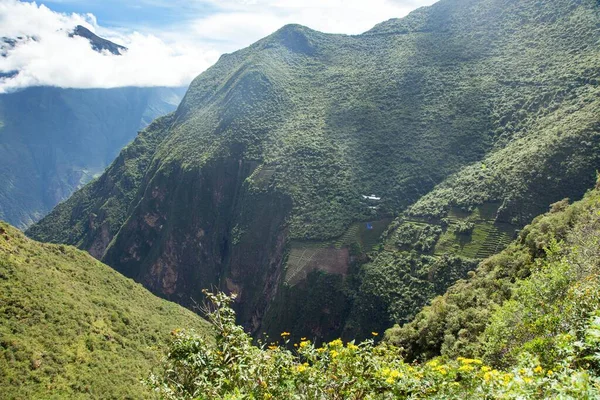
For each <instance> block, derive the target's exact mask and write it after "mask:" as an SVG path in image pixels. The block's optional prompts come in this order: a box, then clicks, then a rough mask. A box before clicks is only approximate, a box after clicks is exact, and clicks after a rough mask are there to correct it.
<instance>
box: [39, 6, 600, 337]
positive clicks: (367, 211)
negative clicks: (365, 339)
mask: <svg viewBox="0 0 600 400" xmlns="http://www.w3.org/2000/svg"><path fill="white" fill-rule="evenodd" d="M548 21H552V23H549V22H548ZM598 21H599V17H598V5H597V2H595V1H569V0H559V1H556V2H553V3H552V7H549V6H548V5H547V4H545V3H543V2H539V1H533V0H532V1H529V0H527V1H519V2H516V1H504V0H492V1H485V2H484V1H476V0H443V1H440V2H439V3H437V4H436V5H434V6H432V7H429V8H424V9H420V10H418V11H416V12H414V13H412V14H411V15H409V16H408V17H406V18H405V19H402V20H390V21H388V22H385V23H383V24H380V25H378V26H377V27H375V28H374V29H372V30H371V31H369V32H366V33H365V34H363V35H358V36H341V35H329V34H323V33H319V32H315V31H312V30H310V29H308V28H304V27H301V26H297V25H290V26H286V27H284V28H282V29H280V30H279V31H277V32H275V33H274V34H272V35H271V36H269V37H267V38H265V39H263V40H261V41H259V42H257V43H256V44H254V45H252V46H250V47H249V48H247V49H244V50H241V51H238V52H236V53H233V54H228V55H224V56H223V57H222V58H221V59H220V60H219V62H218V63H217V64H216V65H215V66H213V67H212V68H210V69H209V70H208V71H206V72H204V73H203V74H202V75H200V76H199V77H198V78H197V79H196V80H195V81H194V82H193V83H192V84H191V86H190V88H189V90H188V92H187V94H186V95H185V97H184V99H183V101H182V103H181V105H180V106H179V108H178V109H177V111H176V112H175V113H173V114H172V115H169V116H167V117H165V118H161V119H159V120H157V121H155V122H154V123H153V124H151V125H150V126H149V127H148V128H147V129H146V130H145V131H144V132H142V133H141V134H140V135H139V136H138V138H137V139H136V140H135V141H134V142H133V143H132V144H131V145H130V146H128V147H127V148H126V149H125V150H124V151H123V152H122V153H121V154H120V155H119V157H117V159H116V160H115V162H113V164H112V165H111V167H110V168H109V169H108V170H107V171H106V173H105V174H104V175H102V176H101V177H100V178H99V179H98V180H96V181H94V182H92V183H91V184H89V185H88V186H86V187H84V188H83V189H82V190H80V191H79V192H77V193H76V194H75V195H74V196H73V197H72V198H71V199H69V200H68V201H67V202H65V203H63V204H61V205H60V206H58V207H57V208H56V209H55V210H54V211H53V212H52V213H51V214H50V215H49V216H48V217H46V218H44V219H43V220H42V221H41V222H40V223H39V224H37V225H35V226H34V227H32V228H31V229H30V230H29V231H28V234H29V235H31V236H33V237H35V238H38V239H40V240H47V241H53V242H67V243H72V244H75V245H77V246H79V247H81V248H84V249H88V250H90V251H91V252H92V253H93V254H94V255H95V256H97V257H98V258H100V259H101V260H103V261H104V262H106V263H107V264H109V265H111V266H112V267H113V268H115V269H117V270H119V271H121V272H123V273H124V274H126V275H127V276H130V277H133V278H134V279H136V280H138V281H140V282H142V283H143V284H144V285H145V286H147V287H148V288H150V289H151V290H152V291H153V292H155V293H157V294H160V295H161V296H164V297H167V298H169V299H172V300H176V301H178V302H180V303H182V304H185V305H188V306H189V305H192V304H193V300H194V301H197V300H199V299H200V292H201V289H202V288H210V287H212V286H216V287H218V288H221V289H225V290H231V291H236V292H238V293H239V294H240V296H239V297H238V302H239V303H238V312H239V314H238V315H239V317H240V322H242V323H243V324H245V325H246V326H247V327H248V328H249V329H251V330H252V331H253V332H255V333H259V332H262V331H264V330H267V331H271V333H275V334H278V332H277V331H278V330H282V329H286V330H287V329H288V328H289V327H291V326H295V327H297V328H298V332H299V334H300V335H302V334H303V333H306V334H305V335H306V336H308V335H311V336H314V337H317V338H329V337H332V336H337V335H339V334H340V333H341V332H342V331H343V330H344V329H346V330H347V331H355V329H354V328H356V327H354V328H353V327H352V321H360V325H361V329H363V330H364V329H366V330H368V329H369V328H370V327H369V323H370V322H369V320H370V318H369V315H370V316H372V317H373V318H376V319H377V324H380V323H381V324H383V323H385V324H388V323H390V320H391V321H392V322H393V321H394V319H396V320H404V319H406V318H408V317H409V316H410V314H411V311H410V310H404V309H402V307H401V306H398V308H396V309H392V308H390V307H388V306H389V304H391V303H390V299H393V298H395V297H394V296H396V297H398V296H399V297H401V298H408V299H416V300H414V302H413V303H414V304H413V303H411V304H412V305H411V307H418V306H419V305H422V304H423V303H424V302H426V301H427V299H428V298H430V297H431V296H432V295H434V294H435V293H436V292H440V291H442V292H443V290H445V288H446V287H447V286H448V285H449V284H452V282H454V281H455V280H456V279H459V278H460V277H463V276H465V274H466V272H467V269H470V268H473V266H474V265H476V263H475V262H473V261H472V260H471V261H468V262H463V260H458V261H457V259H456V258H452V257H446V258H443V257H441V255H438V254H435V253H434V251H433V249H434V248H436V249H437V248H443V249H453V248H454V247H453V242H452V240H454V239H452V238H450V237H449V233H448V232H445V231H444V230H445V229H446V227H447V226H448V222H447V221H446V222H443V221H442V219H444V218H445V217H447V214H448V212H449V210H451V209H452V208H453V207H454V208H456V207H458V208H461V209H463V208H464V209H467V210H472V208H473V207H475V206H478V205H482V204H486V203H490V204H492V203H493V204H496V208H495V209H496V210H497V213H496V214H495V215H494V216H493V217H487V216H486V217H485V218H483V217H482V219H481V221H483V222H481V224H482V225H481V227H480V226H479V225H475V224H473V226H472V227H471V230H472V231H473V232H475V233H474V234H476V233H477V232H479V229H480V230H482V231H485V232H486V234H489V235H492V234H494V235H497V236H498V237H499V238H500V239H498V243H504V239H503V238H502V237H501V233H497V232H496V231H493V229H492V228H490V226H492V225H493V224H494V223H495V221H494V218H497V217H498V216H500V217H501V218H500V219H499V220H498V221H497V222H498V223H501V222H504V223H506V222H507V220H509V221H508V222H510V223H511V224H514V225H515V226H518V225H520V224H522V223H525V222H527V221H528V220H529V219H530V218H531V217H532V216H534V215H536V214H537V213H539V212H541V211H542V210H544V209H545V208H546V207H547V205H548V204H550V203H551V202H554V201H557V200H560V199H561V198H562V197H565V196H564V195H565V194H568V195H569V196H571V197H577V196H580V195H581V194H582V193H583V192H584V191H585V189H586V188H587V187H589V186H590V185H591V183H592V182H593V180H594V174H595V168H596V166H597V165H598V162H599V161H600V158H599V155H600V151H599V144H600V137H599V127H598V125H599V119H598V115H597V113H593V112H592V110H593V109H594V108H595V109H597V107H598V96H597V94H598V86H597V82H598V71H600V69H599V64H598V60H599V59H600V58H598V54H599V53H598V52H599V48H598V47H599V46H598V42H597V33H598V32H597V23H598ZM559 38H560V40H559V42H557V40H558V39H559ZM575 55H576V56H575ZM576 143H580V145H576ZM532 149H537V151H536V150H532ZM555 161H557V162H560V163H561V164H560V165H561V168H559V169H555V170H553V171H552V174H551V179H546V180H543V179H542V178H543V177H547V176H549V175H548V174H546V173H545V172H544V171H548V170H549V169H551V168H552V166H553V165H554V164H553V163H554V162H555ZM574 177H577V179H573V178H574ZM542 181H543V182H542ZM436 185H437V186H436ZM432 190H433V191H432ZM428 193H435V196H434V195H433V194H430V195H429V197H428ZM365 196H366V198H365ZM431 196H434V197H433V198H432V197H431ZM434 200H435V201H434ZM417 201H418V203H417V204H416V205H415V206H414V207H412V208H411V212H413V214H414V219H415V221H413V223H415V224H417V225H418V224H424V223H425V222H424V221H427V222H431V221H434V222H432V223H435V224H438V225H440V227H439V228H437V227H430V228H423V227H421V228H418V229H417V228H415V229H413V230H411V232H413V233H410V235H412V236H410V235H409V236H410V237H412V238H413V239H411V240H415V241H418V240H420V239H419V238H420V237H421V236H422V235H421V236H420V234H418V232H421V231H423V232H430V233H431V234H432V237H434V239H432V241H424V240H423V243H418V245H417V244H414V243H408V242H407V243H400V242H401V240H400V239H401V238H399V237H397V236H398V235H399V234H398V235H396V233H394V232H395V230H396V229H401V227H402V221H396V222H395V223H394V225H392V227H391V228H390V229H391V230H392V231H388V232H387V236H386V237H391V238H395V239H394V240H395V242H393V243H392V242H386V243H385V246H376V245H377V243H378V237H379V235H380V234H381V233H382V232H383V231H384V230H385V228H386V225H387V223H389V221H390V220H391V217H395V216H397V215H398V213H399V212H402V211H404V210H406V209H407V207H408V206H409V205H411V204H413V203H415V202H417ZM467 214H468V213H467ZM490 218H491V219H492V221H491V222H489V221H488V220H489V219H490ZM367 221H368V222H369V223H367V224H365V222H367ZM484 222H485V224H484ZM488 222H489V223H488ZM452 224H454V222H452V223H451V224H450V226H452ZM463 225H465V226H471V225H469V224H468V223H464V224H463ZM484 225H485V226H484ZM419 226H421V225H419ZM436 226H437V225H436ZM484 228H485V229H484ZM419 229H420V230H419ZM492 231H493V232H492ZM414 232H417V233H414ZM466 232H467V233H468V231H466ZM494 232H496V233H494ZM447 233H448V234H447ZM394 235H396V236H394ZM407 235H408V233H407ZM400 236H401V235H400ZM463 236H464V235H463ZM407 237H408V236H407ZM440 237H443V238H445V239H444V240H445V242H444V246H441V245H439V246H438V245H436V244H435V242H436V241H437V240H438V238H440ZM456 240H457V241H458V240H463V239H461V238H459V239H456ZM458 244H460V243H458ZM479 247H481V246H479ZM479 247H477V248H476V249H474V250H472V253H473V254H474V255H477V254H479V253H478V252H479V251H480V250H481V249H479ZM407 249H410V250H407ZM373 250H378V251H379V252H380V253H374V252H373ZM407 251H408V252H413V253H414V252H416V253H418V254H421V253H422V254H428V255H427V257H425V256H423V257H422V260H421V261H419V262H420V263H428V262H430V261H431V260H433V261H435V263H436V264H435V265H436V267H435V268H436V269H435V270H434V271H431V270H428V269H427V268H424V269H423V270H420V269H419V268H417V265H421V264H417V263H413V264H411V262H412V261H410V257H409V256H408V255H405V254H404V253H403V252H407ZM448 251H450V250H448ZM481 251H483V250H481ZM367 254H370V257H371V259H372V258H373V257H375V259H379V258H378V256H377V254H380V255H383V256H384V257H383V258H381V259H382V260H383V259H390V260H393V262H391V264H390V265H392V264H393V265H394V266H399V270H401V271H403V272H402V273H401V277H400V278H401V279H400V278H399V279H385V277H383V278H382V277H381V276H380V275H379V276H378V275H377V271H385V270H386V269H385V268H379V267H378V266H377V264H376V263H375V264H371V265H369V266H367V267H366V269H365V271H364V272H365V273H362V272H361V267H360V264H362V263H364V262H365V261H368V260H369V259H370V258H369V257H367ZM438 256H439V257H438ZM407 260H408V261H407ZM445 260H448V261H447V262H448V263H452V268H449V269H448V268H445V265H446V264H445V263H446V261H445ZM433 261H431V262H433ZM292 262H293V268H297V269H298V270H297V271H296V270H294V277H295V276H300V277H302V279H295V278H294V279H286V277H287V276H288V271H290V268H292V266H291V263H292ZM344 264H345V265H344ZM400 267H401V268H400ZM296 272H297V273H298V274H299V275H295V273H296ZM371 278H372V279H374V281H365V279H367V280H368V279H371ZM394 278H398V277H394ZM413 278H414V279H413ZM411 279H412V280H411ZM429 279H431V280H439V281H436V282H430V281H428V280H429ZM415 280H418V281H419V282H420V283H423V282H425V283H426V284H427V285H428V288H429V289H428V290H427V291H425V292H423V293H420V294H419V293H416V294H415V295H414V296H413V295H412V294H411V293H410V292H403V290H404V289H405V288H407V287H408V288H415V287H418V286H411V285H412V284H413V283H414V281H415ZM396 282H399V283H398V285H399V286H401V287H395V286H394V285H395V284H396ZM386 285H387V286H386ZM384 286H385V290H379V289H380V288H383V287H384ZM411 290H412V289H411ZM415 290H416V289H415ZM390 291H397V292H401V293H392V294H389V292H390ZM356 292H358V293H359V294H360V296H358V297H356V296H354V294H353V293H356ZM388 294H389V296H388ZM378 296H383V297H378ZM354 298H356V299H363V300H360V301H361V302H362V304H357V302H358V301H359V300H356V301H354V303H353V299H354ZM414 311H416V310H413V311H412V312H414ZM347 318H351V320H347ZM348 321H350V322H348ZM378 326H379V325H378ZM300 331H301V332H303V333H300Z"/></svg>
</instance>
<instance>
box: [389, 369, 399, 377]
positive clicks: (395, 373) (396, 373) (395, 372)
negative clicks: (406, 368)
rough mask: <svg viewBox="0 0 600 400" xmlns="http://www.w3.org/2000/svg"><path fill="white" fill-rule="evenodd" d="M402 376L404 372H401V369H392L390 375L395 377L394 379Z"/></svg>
mask: <svg viewBox="0 0 600 400" xmlns="http://www.w3.org/2000/svg"><path fill="white" fill-rule="evenodd" d="M401 376H402V374H401V373H400V371H398V370H395V369H394V370H392V371H391V372H390V377H391V378H394V379H396V378H400V377H401Z"/></svg>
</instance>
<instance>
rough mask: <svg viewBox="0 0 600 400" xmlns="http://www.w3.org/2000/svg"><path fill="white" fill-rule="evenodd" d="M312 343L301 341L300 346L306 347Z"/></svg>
mask: <svg viewBox="0 0 600 400" xmlns="http://www.w3.org/2000/svg"><path fill="white" fill-rule="evenodd" d="M309 344H310V342H306V341H305V342H300V348H303V347H306V346H308V345H309Z"/></svg>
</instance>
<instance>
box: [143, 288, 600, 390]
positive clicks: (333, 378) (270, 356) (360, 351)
mask: <svg viewBox="0 0 600 400" xmlns="http://www.w3.org/2000/svg"><path fill="white" fill-rule="evenodd" d="M205 294H206V296H207V298H208V299H209V300H210V302H211V303H210V306H209V307H206V311H207V316H208V319H209V321H210V322H211V323H212V325H213V326H214V328H215V330H216V331H217V340H216V342H214V343H209V342H207V341H205V340H204V339H203V338H202V337H199V336H197V335H195V334H192V333H188V332H186V331H182V330H176V331H173V340H172V342H171V346H170V350H169V355H168V358H167V359H166V360H165V362H164V364H163V365H162V366H161V369H160V371H157V372H156V373H155V374H153V375H151V376H150V378H149V379H148V381H147V383H148V385H150V386H151V387H152V388H153V389H154V390H155V391H156V392H157V393H159V394H160V395H161V397H162V398H165V399H206V400H208V399H397V398H425V397H426V398H430V399H467V398H487V399H498V398H502V399H522V398H580V399H583V398H594V397H597V396H600V391H599V390H598V388H599V386H598V384H599V383H600V381H599V380H598V377H597V376H596V375H595V373H594V371H592V370H586V369H584V368H582V367H580V366H579V359H578V357H577V354H579V353H581V350H582V349H583V348H585V349H586V351H588V352H590V351H591V352H593V357H596V358H597V357H598V350H599V349H600V347H599V346H598V344H599V343H600V333H599V332H600V317H598V318H596V319H593V320H592V321H590V323H589V324H588V328H587V331H588V332H589V333H588V335H587V337H588V340H587V341H585V342H582V343H579V344H578V343H575V342H573V341H570V340H569V339H567V338H564V337H563V344H562V345H561V348H560V349H561V352H562V355H563V360H564V361H563V362H560V363H557V364H556V365H553V366H552V367H551V369H549V368H548V367H543V366H541V365H540V362H539V361H538V360H537V359H536V358H535V357H532V356H531V355H529V354H527V353H521V354H520V355H519V359H518V360H517V361H516V362H515V363H514V364H513V365H511V366H509V367H507V368H506V369H503V370H500V369H494V368H492V367H490V366H488V365H484V363H483V362H482V361H481V360H479V359H472V358H464V357H458V358H456V359H447V358H437V359H434V360H432V361H429V362H427V363H422V364H419V363H407V362H405V361H404V360H403V359H402V357H401V356H400V352H399V350H398V349H397V348H396V347H394V346H391V345H388V344H386V343H382V344H379V345H376V344H375V343H374V340H373V339H368V340H366V341H364V342H361V343H359V344H356V343H354V342H348V343H344V342H342V340H340V339H336V340H334V341H331V342H329V343H325V344H323V345H322V346H320V347H316V346H315V345H314V344H313V343H312V342H311V341H310V340H307V339H306V338H302V339H301V341H300V342H299V343H294V344H292V343H290V341H289V340H288V336H289V335H290V333H289V332H283V333H281V339H279V340H276V341H273V342H271V343H259V344H258V345H253V344H252V339H251V337H250V336H248V334H246V333H245V332H244V330H243V329H242V328H241V327H240V326H237V325H236V324H235V313H234V312H233V310H232V309H231V308H230V303H231V301H232V300H233V299H234V298H235V296H231V297H229V296H227V295H225V294H222V293H217V294H211V293H205ZM372 334H373V335H374V336H377V335H378V334H377V333H376V332H373V333H372ZM577 346H579V348H577Z"/></svg>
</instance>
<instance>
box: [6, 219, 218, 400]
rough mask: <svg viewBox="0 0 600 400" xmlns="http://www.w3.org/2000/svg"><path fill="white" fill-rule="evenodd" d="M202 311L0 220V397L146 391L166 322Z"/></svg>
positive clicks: (169, 325)
mask: <svg viewBox="0 0 600 400" xmlns="http://www.w3.org/2000/svg"><path fill="white" fill-rule="evenodd" d="M180 326H186V327H189V328H190V329H192V330H194V331H196V332H197V333H198V334H199V335H200V336H202V337H206V338H207V340H209V339H208V338H209V337H210V335H211V334H212V332H211V330H210V327H209V326H208V324H207V323H206V321H204V320H203V319H202V318H200V317H199V316H198V315H196V314H194V313H193V312H191V311H188V310H186V309H184V308H182V307H181V306H179V305H176V304H174V303H171V302H168V301H165V300H162V299H159V298H157V297H155V296H154V295H152V294H151V293H150V292H148V291H147V290H146V289H144V288H143V287H142V286H141V285H139V284H137V283H135V282H133V281H132V280H131V279H128V278H125V277H123V276H122V275H120V274H119V273H117V272H116V271H114V270H113V269H112V268H110V267H108V266H106V265H104V264H102V263H100V262H99V261H97V260H95V259H93V258H92V257H90V256H89V255H88V254H87V253H85V252H83V251H80V250H77V249H75V248H73V247H71V246H63V245H50V244H42V243H38V242H35V241H33V240H30V239H27V238H26V237H25V236H24V235H23V234H22V233H21V232H19V231H18V230H16V229H15V228H13V227H11V226H9V225H8V224H6V223H3V222H0V387H1V388H2V389H1V391H0V392H1V393H0V397H1V398H3V399H64V398H69V399H90V398H93V399H146V398H152V393H151V391H150V390H149V389H148V388H147V387H146V386H144V385H142V384H141V381H142V380H143V379H144V378H146V377H147V376H148V374H149V373H150V371H151V369H152V367H154V366H155V365H156V363H158V362H159V360H160V359H161V357H163V356H164V346H165V345H166V344H167V341H168V337H169V335H170V332H171V330H173V329H175V328H177V327H180Z"/></svg>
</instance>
